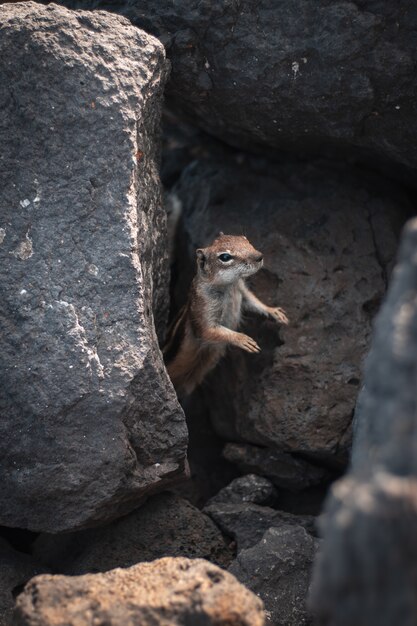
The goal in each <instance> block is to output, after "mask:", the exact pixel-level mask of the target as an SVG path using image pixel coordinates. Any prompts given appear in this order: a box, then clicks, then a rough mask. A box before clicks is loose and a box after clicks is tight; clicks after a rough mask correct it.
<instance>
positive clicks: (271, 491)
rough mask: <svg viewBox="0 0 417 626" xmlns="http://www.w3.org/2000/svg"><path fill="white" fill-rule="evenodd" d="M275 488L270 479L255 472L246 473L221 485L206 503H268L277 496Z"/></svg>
mask: <svg viewBox="0 0 417 626" xmlns="http://www.w3.org/2000/svg"><path fill="white" fill-rule="evenodd" d="M277 495H278V494H277V490H276V489H275V487H274V485H273V484H272V483H271V481H270V480H268V479H267V478H264V477H263V476H256V474H247V475H246V476H240V477H239V478H235V479H234V480H232V482H231V483H230V484H229V485H227V486H226V487H223V489H221V490H220V491H219V493H217V494H216V495H215V496H213V498H210V500H209V502H208V503H207V504H208V505H212V504H243V503H244V502H251V503H252V504H268V503H269V502H270V501H273V500H275V499H276V498H277Z"/></svg>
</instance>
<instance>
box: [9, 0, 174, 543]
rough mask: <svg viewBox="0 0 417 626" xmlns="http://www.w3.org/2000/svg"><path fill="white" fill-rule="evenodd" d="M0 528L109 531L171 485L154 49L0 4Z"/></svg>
mask: <svg viewBox="0 0 417 626" xmlns="http://www.w3.org/2000/svg"><path fill="white" fill-rule="evenodd" d="M0 19H1V25H2V30H1V32H2V35H1V38H0V73H1V81H0V101H1V103H2V110H3V113H4V114H5V115H6V118H7V124H6V125H2V126H1V130H0V133H1V134H0V143H1V155H0V171H1V177H2V178H1V184H0V189H1V192H0V197H1V202H0V241H1V243H0V268H1V270H0V271H1V273H2V276H1V291H2V295H1V301H0V309H1V312H0V319H1V325H2V329H1V333H0V334H1V350H0V353H1V354H0V378H1V391H0V410H1V420H0V464H1V470H0V472H1V475H2V488H1V494H0V524H4V525H8V526H18V527H24V528H29V529H32V530H45V531H50V532H57V531H60V530H69V529H74V528H78V527H82V526H85V525H91V524H94V523H96V522H99V521H103V520H107V519H112V518H114V517H117V516H118V515H119V514H122V513H124V512H127V511H129V510H131V509H132V508H134V507H135V506H136V505H137V504H138V502H139V501H140V499H141V498H143V496H144V495H146V494H148V493H149V492H152V491H154V490H157V489H160V488H161V487H164V486H165V485H167V484H169V483H170V481H171V480H172V479H173V478H175V476H177V475H178V474H181V473H182V471H183V464H184V458H185V447H186V428H185V423H184V417H183V413H182V411H181V408H180V407H179V405H178V403H177V399H176V396H175V394H174V392H173V389H172V386H171V384H170V381H169V379H168V377H167V375H166V372H165V369H164V367H163V363H162V359H161V355H160V352H159V348H158V342H157V336H156V332H155V325H154V321H155V322H156V327H157V329H159V331H160V333H161V332H162V331H163V327H164V324H165V321H166V314H167V307H168V298H167V281H168V275H167V254H166V249H167V246H166V240H165V215H164V211H163V209H162V206H161V193H160V182H159V177H158V173H157V166H156V160H157V157H158V134H159V119H160V104H161V98H162V91H163V87H164V84H165V80H166V77H167V62H166V60H165V53H164V49H163V46H162V45H161V44H160V43H159V42H158V41H157V40H156V39H154V38H153V37H151V36H149V35H147V34H146V33H144V32H142V31H140V30H138V29H136V28H134V27H132V26H131V25H130V24H129V22H128V21H127V20H125V19H124V18H121V17H117V16H113V15H110V14H103V13H96V14H93V13H91V14H90V13H86V12H83V13H77V12H70V11H68V10H66V9H64V8H60V7H58V6H55V5H54V6H48V7H44V6H42V5H38V4H35V3H32V2H27V3H26V2H25V3H17V4H13V5H12V4H7V5H3V6H1V8H0Z"/></svg>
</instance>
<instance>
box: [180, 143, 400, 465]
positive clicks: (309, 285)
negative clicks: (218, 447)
mask: <svg viewBox="0 0 417 626" xmlns="http://www.w3.org/2000/svg"><path fill="white" fill-rule="evenodd" d="M175 193H176V194H177V195H178V197H179V199H180V200H181V202H182V203H183V207H184V220H183V229H184V231H183V238H184V241H186V244H185V247H186V249H185V250H183V252H182V255H181V256H182V258H183V259H185V258H187V257H188V264H185V261H184V262H183V265H182V266H181V267H180V269H179V276H180V277H181V279H182V277H184V279H183V280H180V282H179V285H178V293H180V294H185V293H186V291H187V288H186V285H185V284H184V281H185V278H186V275H187V273H188V274H191V271H192V270H190V268H193V267H194V262H195V261H194V256H195V249H196V248H198V247H200V246H202V245H205V244H207V243H208V242H210V241H211V240H212V239H213V238H214V236H215V235H217V233H218V231H219V230H222V231H224V232H225V233H230V234H242V233H243V234H245V235H247V236H248V238H249V240H250V241H251V242H252V243H253V245H254V246H255V247H256V248H257V249H259V250H261V251H262V252H263V253H264V258H265V267H264V268H263V269H262V270H261V271H260V272H258V274H256V275H255V276H254V277H253V280H252V281H251V286H252V288H253V289H254V291H255V293H256V294H257V295H259V297H260V298H261V299H262V300H263V301H264V302H267V303H268V304H275V305H278V306H282V307H283V308H284V309H285V310H286V311H287V314H288V317H289V319H290V324H289V325H288V326H286V327H281V328H280V327H279V326H278V325H277V324H276V323H275V322H273V321H271V320H265V319H262V318H260V317H255V316H251V317H250V318H249V317H248V320H247V323H246V325H245V326H243V328H244V330H245V332H247V334H249V335H251V336H253V337H254V338H255V339H256V340H257V342H258V343H259V345H260V346H261V348H262V351H261V353H260V354H259V355H251V354H250V355H249V354H246V353H244V352H243V351H241V350H238V349H230V351H229V356H227V357H226V358H225V359H223V360H222V361H221V363H220V364H219V365H218V366H217V368H216V370H215V371H214V373H213V374H212V375H210V377H208V378H207V379H206V381H205V383H204V385H203V386H202V388H201V391H200V393H201V394H203V395H204V399H205V401H206V405H207V406H208V407H209V409H210V416H211V419H212V421H213V423H214V426H215V428H216V430H217V432H218V433H219V434H220V435H221V436H222V437H223V438H224V439H225V440H228V441H240V442H247V443H251V444H255V445H259V446H264V447H267V448H271V449H273V450H278V451H283V452H291V453H297V454H299V453H301V454H303V457H304V458H312V459H317V460H319V461H326V463H332V464H334V465H337V464H339V465H340V466H343V464H344V463H345V462H346V460H347V456H348V450H349V446H350V440H351V428H350V426H351V421H352V414H353V409H354V406H355V401H356V396H357V393H358V386H359V384H360V375H361V374H360V372H361V363H362V358H363V357H364V355H365V352H366V350H367V348H368V344H369V336H370V330H371V321H372V318H373V314H374V312H375V310H376V308H377V307H378V305H379V302H380V300H381V298H382V296H383V294H384V292H385V285H386V277H387V273H388V272H389V269H390V267H391V263H392V259H393V257H394V253H395V250H396V244H397V233H398V232H399V229H400V224H402V223H403V220H404V213H405V209H406V208H408V204H407V201H406V199H405V198H404V197H403V196H401V194H400V193H399V192H398V189H397V188H395V187H391V186H389V185H385V184H384V181H382V180H381V179H380V178H379V177H365V176H361V175H359V174H357V173H356V172H355V170H351V169H349V168H347V167H343V168H339V167H332V166H331V165H330V164H329V163H327V162H321V161H320V162H314V163H310V164H302V163H288V164H286V165H274V166H272V165H267V164H266V163H265V162H264V161H262V160H258V159H245V158H244V157H243V156H242V155H240V158H239V159H237V160H234V159H231V158H230V159H223V160H220V159H217V160H215V161H214V160H212V161H210V160H202V161H198V162H196V163H195V164H193V165H191V166H190V167H188V168H187V170H186V171H185V173H184V175H183V177H182V179H181V181H180V183H179V184H178V185H177V186H176V188H175Z"/></svg>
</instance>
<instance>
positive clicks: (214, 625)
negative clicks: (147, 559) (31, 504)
mask: <svg viewBox="0 0 417 626" xmlns="http://www.w3.org/2000/svg"><path fill="white" fill-rule="evenodd" d="M97 623H100V624H102V623H111V624H137V625H139V624H140V626H159V625H160V626H167V625H168V624H169V625H170V626H188V625H190V624H196V625H197V624H204V625H205V626H262V625H263V624H264V614H263V610H262V603H261V601H260V600H259V599H258V598H257V597H256V596H255V595H254V594H252V593H251V592H250V591H248V590H247V589H245V588H244V587H243V586H242V585H240V584H239V583H238V582H237V581H236V579H235V578H234V577H233V576H232V575H231V574H229V573H227V572H225V571H223V570H221V569H220V568H218V567H216V566H215V565H212V564H211V563H207V562H206V561H203V560H202V559H196V560H189V559H185V558H177V559H174V558H166V559H160V560H158V561H154V562H153V563H142V564H140V565H136V566H134V567H131V568H129V569H127V570H122V569H116V570H112V571H110V572H107V573H105V574H94V575H86V576H80V577H64V576H39V577H37V578H35V579H33V580H32V581H31V582H30V584H29V585H28V586H27V588H26V589H25V592H24V593H23V594H22V595H20V596H19V598H18V601H17V615H16V620H15V624H17V625H20V626H23V625H24V624H26V625H31V626H35V624H43V626H52V625H53V626H60V625H62V626H64V625H65V626H75V624H77V625H78V626H84V625H85V626H87V625H90V624H97Z"/></svg>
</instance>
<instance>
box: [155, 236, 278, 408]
mask: <svg viewBox="0 0 417 626" xmlns="http://www.w3.org/2000/svg"><path fill="white" fill-rule="evenodd" d="M196 261H197V271H196V274H195V276H194V279H193V282H192V284H191V288H190V291H189V294H188V299H187V302H186V304H185V305H184V306H183V307H182V308H181V309H180V311H179V312H178V315H177V317H176V318H175V319H174V320H173V322H172V324H171V325H170V327H169V329H168V334H167V340H166V343H165V346H164V348H163V355H164V360H165V365H166V368H167V371H168V374H169V376H170V378H171V381H172V383H173V385H174V387H175V389H176V391H177V394H178V395H179V396H182V395H189V394H190V393H191V392H192V391H193V390H194V389H195V388H196V387H197V386H198V385H199V384H200V383H201V382H202V380H203V378H204V377H205V376H206V374H207V373H208V372H209V371H210V370H211V369H213V367H214V366H215V365H216V364H217V363H218V361H219V360H220V359H221V357H222V356H223V355H224V353H225V351H226V347H227V346H228V345H232V346H237V347H238V348H241V349H242V350H246V352H253V353H256V352H260V347H259V346H258V344H257V343H256V341H255V340H254V339H252V338H251V337H249V336H248V335H245V334H244V333H240V332H237V330H236V329H237V327H238V325H239V322H240V319H241V315H242V311H243V310H244V309H246V310H249V311H255V312H256V313H260V314H261V315H267V316H270V317H272V318H273V319H275V320H276V321H277V322H278V323H280V324H288V318H287V316H286V314H285V311H283V309H281V308H279V307H270V306H267V305H266V304H264V303H263V302H261V301H260V300H259V299H258V298H257V297H256V296H255V294H253V293H252V292H251V291H250V290H249V289H248V288H247V287H246V285H245V282H244V281H245V278H247V277H248V276H251V275H252V274H255V273H256V272H257V271H258V270H259V269H260V268H261V267H262V265H263V255H262V254H261V252H258V250H255V248H254V247H253V246H252V244H250V243H249V241H248V239H247V238H246V237H244V236H234V235H224V234H223V233H220V235H219V236H218V237H217V238H216V239H215V240H214V241H213V243H212V244H211V245H210V246H208V247H207V248H199V249H198V250H196Z"/></svg>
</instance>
